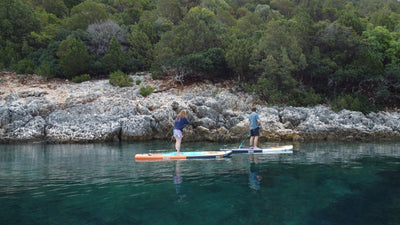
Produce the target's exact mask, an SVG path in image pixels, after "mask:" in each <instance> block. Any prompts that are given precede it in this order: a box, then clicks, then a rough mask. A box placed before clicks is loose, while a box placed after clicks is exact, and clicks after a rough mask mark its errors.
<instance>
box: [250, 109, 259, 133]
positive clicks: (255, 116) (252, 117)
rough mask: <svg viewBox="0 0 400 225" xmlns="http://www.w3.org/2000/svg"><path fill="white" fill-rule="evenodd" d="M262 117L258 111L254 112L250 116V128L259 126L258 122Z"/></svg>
mask: <svg viewBox="0 0 400 225" xmlns="http://www.w3.org/2000/svg"><path fill="white" fill-rule="evenodd" d="M259 119H260V117H259V116H258V114H257V113H255V112H252V113H251V114H250V116H249V122H250V130H253V129H256V128H257V127H258V122H257V120H259Z"/></svg>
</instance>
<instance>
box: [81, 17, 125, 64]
mask: <svg viewBox="0 0 400 225" xmlns="http://www.w3.org/2000/svg"><path fill="white" fill-rule="evenodd" d="M86 32H87V33H88V50H89V53H91V54H95V55H98V56H104V54H106V52H107V49H108V46H109V45H110V42H111V39H112V38H114V37H115V38H116V39H117V40H118V42H120V43H123V44H126V34H127V31H126V30H125V29H122V28H121V27H120V26H119V25H118V24H117V23H116V22H115V21H113V20H111V19H107V20H103V21H99V22H96V23H93V24H90V25H89V26H88V28H87V29H86Z"/></svg>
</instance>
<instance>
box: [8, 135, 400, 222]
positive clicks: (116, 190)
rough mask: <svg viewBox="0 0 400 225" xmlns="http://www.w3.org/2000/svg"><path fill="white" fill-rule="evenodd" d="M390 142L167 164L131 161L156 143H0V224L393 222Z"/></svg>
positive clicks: (396, 170)
mask: <svg viewBox="0 0 400 225" xmlns="http://www.w3.org/2000/svg"><path fill="white" fill-rule="evenodd" d="M285 144H286V143H285ZM265 145H266V146H267V145H269V146H275V145H283V143H265ZM399 145H400V143H338V142H318V143H300V144H294V150H295V152H294V153H293V154H277V155H270V154H268V155H263V154H235V155H232V156H231V157H230V158H227V159H220V160H214V159H212V160H193V161H170V162H168V161H167V162H162V161H158V162H135V160H134V155H135V154H138V153H144V152H157V151H174V150H173V146H172V145H171V146H169V145H166V144H165V143H163V142H145V143H122V144H115V143H112V144H71V145H42V144H37V145H0V224H207V225H210V224H400V214H399V213H398V212H400V206H399V204H398V203H399V202H400V189H399V188H398V187H399V186H400V151H399V149H400V148H399V147H400V146H399ZM223 147H224V148H225V147H237V146H234V145H233V144H230V145H222V144H215V143H184V145H183V148H184V149H185V150H186V151H196V150H203V151H204V150H217V149H219V148H223Z"/></svg>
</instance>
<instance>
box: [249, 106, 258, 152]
mask: <svg viewBox="0 0 400 225" xmlns="http://www.w3.org/2000/svg"><path fill="white" fill-rule="evenodd" d="M256 111H257V109H256V107H253V108H251V114H250V116H249V122H250V148H253V149H260V148H259V147H257V144H258V136H260V125H261V120H260V116H259V115H258V114H257V113H256ZM253 144H254V145H253Z"/></svg>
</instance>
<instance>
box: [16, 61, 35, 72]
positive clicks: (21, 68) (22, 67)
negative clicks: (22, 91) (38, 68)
mask: <svg viewBox="0 0 400 225" xmlns="http://www.w3.org/2000/svg"><path fill="white" fill-rule="evenodd" d="M34 68H35V65H34V64H33V62H32V61H31V60H29V59H23V60H20V61H19V62H18V64H17V70H16V72H17V73H19V74H22V73H31V74H32V73H33V72H34Z"/></svg>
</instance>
